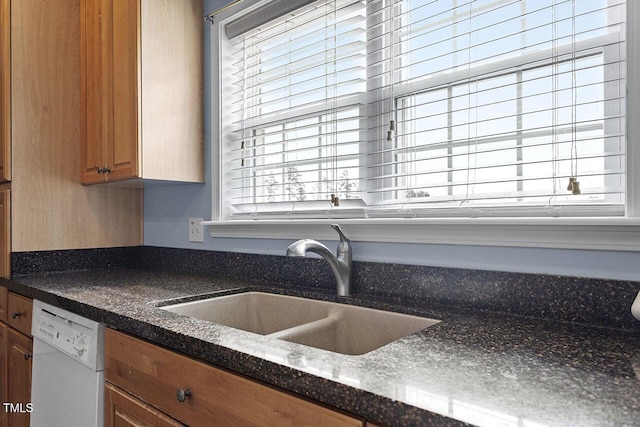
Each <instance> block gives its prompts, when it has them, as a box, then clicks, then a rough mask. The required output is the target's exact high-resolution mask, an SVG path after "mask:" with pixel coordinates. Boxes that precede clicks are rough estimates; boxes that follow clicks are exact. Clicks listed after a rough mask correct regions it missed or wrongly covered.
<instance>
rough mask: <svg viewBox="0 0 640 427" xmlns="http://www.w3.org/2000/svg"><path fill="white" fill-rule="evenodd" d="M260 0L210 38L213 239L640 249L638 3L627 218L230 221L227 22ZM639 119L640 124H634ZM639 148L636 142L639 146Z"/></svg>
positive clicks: (630, 28)
mask: <svg viewBox="0 0 640 427" xmlns="http://www.w3.org/2000/svg"><path fill="white" fill-rule="evenodd" d="M261 3H263V2H262V1H260V0H245V1H243V2H242V3H240V4H234V5H231V6H230V7H227V8H225V9H224V10H223V11H222V12H221V13H220V14H218V15H217V16H216V17H215V19H214V22H213V24H212V25H211V26H210V30H211V31H210V36H211V97H210V101H211V109H210V111H211V118H210V123H211V147H210V148H211V150H210V151H211V165H212V168H211V174H212V176H211V184H212V186H211V190H212V191H211V193H212V194H211V195H212V219H211V221H205V222H204V223H203V224H204V225H205V226H207V227H208V229H209V232H210V234H211V236H212V237H214V238H216V237H225V238H264V239H296V238H301V237H305V238H314V239H321V240H326V239H328V240H335V236H334V232H333V230H331V228H330V227H329V224H331V223H334V222H339V223H340V224H341V225H342V226H343V228H344V230H345V233H347V234H348V235H349V237H350V238H351V239H352V240H354V241H363V242H396V243H429V244H450V245H480V246H502V247H504V246H506V247H533V248H567V249H598V250H615V251H640V147H635V146H634V143H632V141H634V140H637V137H636V136H637V135H640V78H638V79H634V78H633V77H634V76H640V55H637V56H636V57H635V58H634V55H633V52H634V48H635V49H636V50H638V49H640V28H639V27H638V25H633V24H634V23H638V24H640V5H635V7H634V4H633V2H631V1H628V2H627V3H626V8H627V21H626V28H627V39H626V46H627V49H626V50H627V58H626V60H627V68H626V71H627V72H626V75H627V83H626V84H627V99H626V111H627V117H628V119H627V120H626V126H627V132H626V133H627V147H626V148H627V152H626V164H627V168H626V184H627V192H626V204H625V216H624V217H585V218H569V217H548V218H543V217H541V218H536V217H522V218H518V217H515V218H509V217H505V218H491V217H482V218H366V219H363V218H360V219H337V218H331V217H330V216H328V217H327V218H325V219H278V220H252V219H246V220H245V219H242V220H238V219H233V220H232V219H230V216H229V212H228V209H226V208H225V206H223V205H222V200H223V198H222V194H223V192H224V188H222V184H223V182H222V179H221V177H220V175H219V171H221V170H223V169H222V156H221V147H220V142H221V140H222V139H221V138H222V129H221V126H220V123H221V114H222V111H221V108H220V100H219V98H220V86H221V85H222V84H223V82H222V80H221V73H220V68H219V67H220V61H219V58H220V54H221V52H223V49H222V42H223V41H222V36H221V35H222V34H223V32H224V24H225V22H228V20H230V18H231V17H233V16H234V15H237V14H238V13H240V12H244V11H250V10H253V9H255V8H257V7H258V6H259V5H260V4H261ZM633 118H636V120H633ZM635 145H637V144H635Z"/></svg>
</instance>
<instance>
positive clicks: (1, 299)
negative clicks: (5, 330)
mask: <svg viewBox="0 0 640 427" xmlns="http://www.w3.org/2000/svg"><path fill="white" fill-rule="evenodd" d="M8 298H9V290H8V289H7V288H5V287H4V286H0V322H5V323H7V302H8Z"/></svg>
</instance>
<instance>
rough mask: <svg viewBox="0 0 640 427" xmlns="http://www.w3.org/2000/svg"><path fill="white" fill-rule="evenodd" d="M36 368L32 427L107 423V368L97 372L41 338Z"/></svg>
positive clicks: (36, 342) (35, 354)
mask: <svg viewBox="0 0 640 427" xmlns="http://www.w3.org/2000/svg"><path fill="white" fill-rule="evenodd" d="M32 369H33V371H32V372H33V373H32V376H31V378H32V383H31V403H32V405H33V411H32V412H31V427H52V426H69V427H74V426H77V427H92V426H95V427H102V426H103V425H104V371H98V372H96V371H94V370H93V369H91V368H88V367H87V366H85V365H83V364H81V363H79V362H78V361H76V360H74V359H72V358H71V357H69V356H67V355H66V354H64V353H62V352H61V351H60V350H58V349H56V348H54V347H52V346H50V345H49V344H47V343H45V342H44V341H41V340H39V339H37V338H34V340H33V367H32Z"/></svg>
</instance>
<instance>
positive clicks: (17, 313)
mask: <svg viewBox="0 0 640 427" xmlns="http://www.w3.org/2000/svg"><path fill="white" fill-rule="evenodd" d="M20 316H22V313H20V312H19V311H16V312H15V313H13V314H12V315H11V318H12V319H15V318H16V317H20Z"/></svg>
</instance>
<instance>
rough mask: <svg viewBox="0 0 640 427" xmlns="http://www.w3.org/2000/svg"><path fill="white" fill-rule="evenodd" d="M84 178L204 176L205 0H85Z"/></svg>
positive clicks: (92, 180)
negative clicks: (203, 0)
mask: <svg viewBox="0 0 640 427" xmlns="http://www.w3.org/2000/svg"><path fill="white" fill-rule="evenodd" d="M81 16H82V24H81V25H82V55H81V57H82V59H81V66H82V70H83V73H82V79H81V89H82V90H81V94H82V100H81V102H82V106H83V121H82V122H83V123H82V150H81V151H82V182H83V183H84V184H92V183H98V182H105V181H119V180H124V179H130V178H144V179H153V180H163V181H185V182H203V181H204V124H203V118H204V116H203V93H202V91H203V61H202V57H203V40H202V37H203V25H204V24H203V19H202V16H203V15H202V1H199V0H82V10H81Z"/></svg>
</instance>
